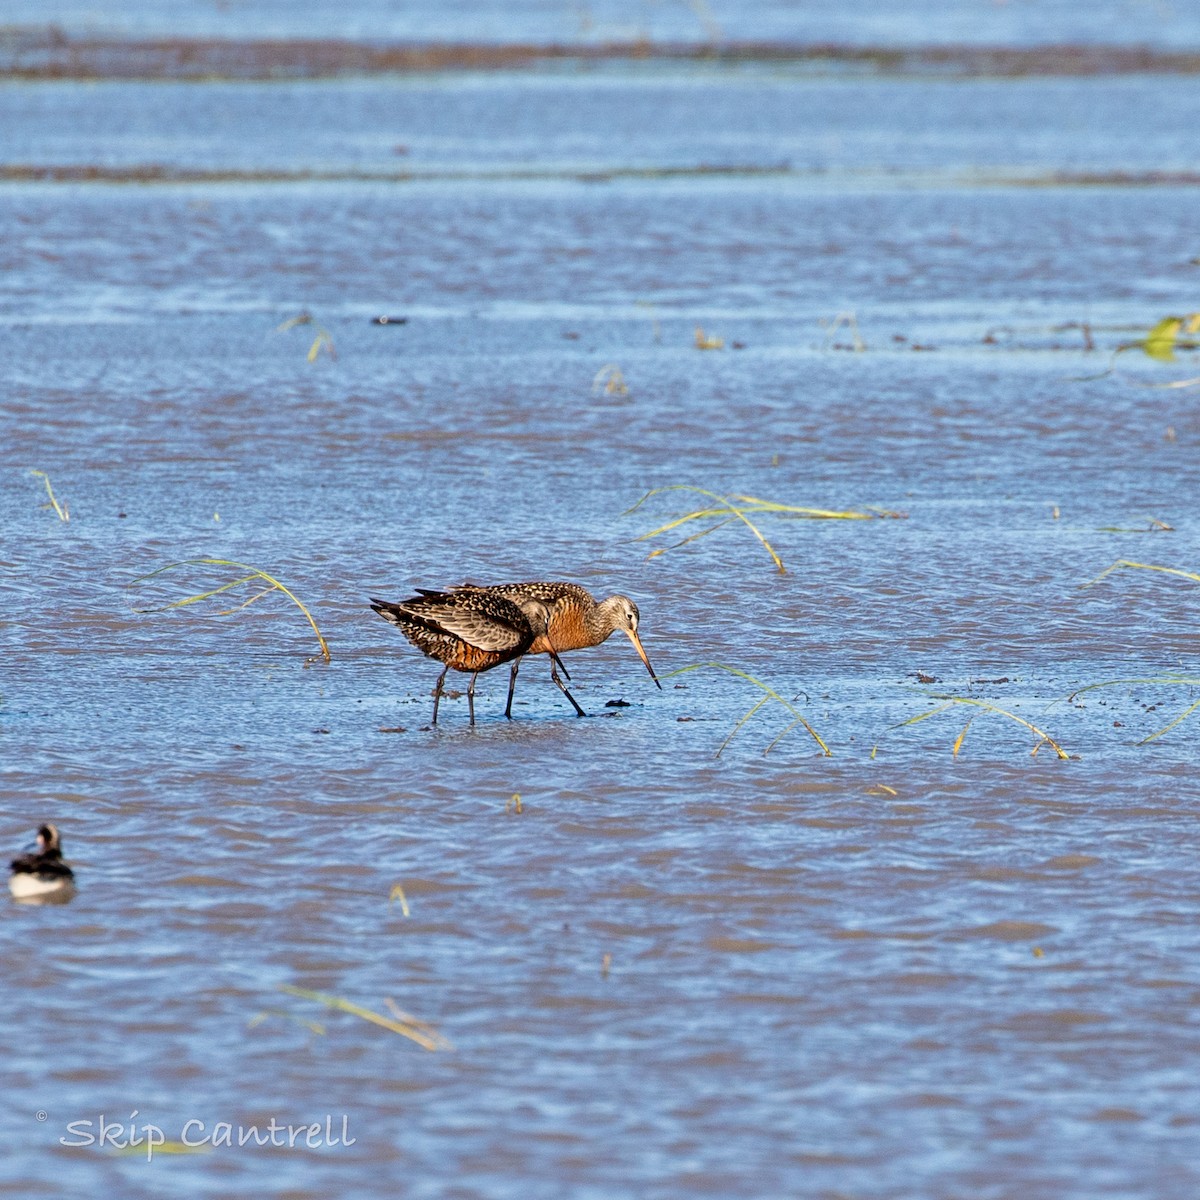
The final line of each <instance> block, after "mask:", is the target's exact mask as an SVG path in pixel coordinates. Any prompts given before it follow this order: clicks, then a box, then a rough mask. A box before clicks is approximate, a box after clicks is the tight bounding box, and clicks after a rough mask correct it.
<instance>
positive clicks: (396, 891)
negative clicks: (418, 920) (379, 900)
mask: <svg viewBox="0 0 1200 1200" xmlns="http://www.w3.org/2000/svg"><path fill="white" fill-rule="evenodd" d="M393 900H399V901H400V911H401V912H402V913H403V914H404V915H405V916H406V917H410V916H412V913H411V912H409V909H408V897H407V896H405V894H404V889H403V888H402V887H401V886H400V885H399V884H398V883H393V884H392V890H391V891H390V892H389V893H388V904H389V905H390V904H391V902H392V901H393Z"/></svg>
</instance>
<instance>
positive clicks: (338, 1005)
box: [279, 983, 452, 1050]
mask: <svg viewBox="0 0 1200 1200" xmlns="http://www.w3.org/2000/svg"><path fill="white" fill-rule="evenodd" d="M279 990H280V991H281V992H287V993H288V995H290V996H299V997H300V998H301V999H302V1000H315V1001H316V1002H317V1003H318V1004H324V1005H325V1006H326V1007H327V1008H335V1009H337V1010H338V1011H339V1012H345V1013H350V1014H351V1015H352V1016H355V1017H361V1018H362V1019H363V1020H364V1021H370V1022H371V1024H372V1025H378V1026H380V1028H382V1029H387V1030H390V1031H391V1032H392V1033H398V1034H399V1035H400V1036H401V1037H406V1038H408V1039H409V1040H410V1041H413V1042H416V1043H417V1045H418V1046H421V1047H423V1048H424V1049H426V1050H450V1049H452V1047H451V1045H450V1042H449V1041H448V1040H447V1039H446V1038H444V1037H443V1036H442V1035H441V1034H440V1033H438V1031H437V1030H436V1029H434V1028H433V1026H432V1025H430V1024H428V1023H427V1022H425V1021H418V1020H417V1019H416V1018H415V1017H409V1016H407V1014H402V1016H401V1019H399V1020H392V1019H391V1018H390V1017H385V1016H384V1015H383V1014H382V1013H377V1012H375V1011H373V1010H372V1009H369V1008H363V1007H362V1005H361V1004H353V1003H351V1002H350V1001H349V1000H343V999H342V998H341V996H331V995H330V994H329V993H328V992H314V991H310V990H309V989H308V988H300V987H294V986H293V985H292V984H290V983H281V984H280V985H279ZM388 1003H389V1004H391V1001H390V1000H389V1001H388ZM396 1011H399V1010H396Z"/></svg>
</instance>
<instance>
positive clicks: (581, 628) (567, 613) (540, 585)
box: [452, 579, 662, 717]
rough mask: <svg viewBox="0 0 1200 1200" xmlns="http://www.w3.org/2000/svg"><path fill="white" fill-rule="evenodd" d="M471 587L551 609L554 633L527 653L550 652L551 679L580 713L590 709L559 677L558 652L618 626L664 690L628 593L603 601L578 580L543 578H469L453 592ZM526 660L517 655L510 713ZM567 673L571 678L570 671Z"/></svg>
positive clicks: (594, 641)
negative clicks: (483, 580)
mask: <svg viewBox="0 0 1200 1200" xmlns="http://www.w3.org/2000/svg"><path fill="white" fill-rule="evenodd" d="M470 592H479V593H483V594H490V595H498V596H503V597H505V598H506V599H508V600H512V601H514V602H515V603H518V604H520V603H521V602H522V601H527V600H536V601H540V602H541V603H542V604H544V605H546V606H547V607H548V608H549V610H550V620H549V629H548V635H539V636H538V637H536V638H535V639H534V641H533V644H532V645H531V646H530V647H529V648H528V649H527V650H526V651H525V652H524V653H526V654H549V655H550V678H551V679H552V680H554V682H555V684H557V685H558V688H559V690H560V691H561V692H562V694H563V695H564V696H566V698H567V699H568V700H570V702H571V704H572V706H573V707H574V709H575V712H576V715H578V716H580V717H583V716H586V715H587V714H586V713H585V712H584V711H583V709H582V708H580V707H579V704H578V703H577V702H576V700H575V697H574V696H572V695H571V693H570V692H569V691H567V685H566V684H565V683H563V681H562V680H561V679H560V678H559V677H558V671H557V670H555V666H556V665H557V666H560V667H562V661H561V660H560V659H559V657H558V655H559V654H560V653H563V652H565V651H567V650H584V649H586V648H587V647H588V646H599V645H600V643H601V642H603V641H606V640H607V638H608V637H609V635H610V634H613V633H615V632H616V631H617V630H618V629H619V630H620V631H621V632H622V633H623V634H625V635H626V637H628V638H629V640H630V641H631V642H632V643H633V648H634V649H635V650H636V651H637V652H638V657H639V658H640V659H641V660H642V662H643V663H645V664H646V670H647V671H649V672H650V678H651V679H653V680H654V683H655V685H656V686H657V687H658V689H659V690H660V691H661V690H662V684H661V683H659V682H658V676H657V675H655V673H654V668H653V667H652V666H651V665H650V660H649V659H648V658H647V657H646V651H645V649H644V648H643V646H642V639H641V638H640V637H638V622H639V621H640V620H641V615H640V614H639V612H638V606H637V605H636V604H634V602H633V601H632V600H630V599H629V597H628V596H619V595H618V596H609V597H608V599H607V600H599V601H598V600H597V599H596V598H595V597H594V596H593V595H592V594H591V592H589V591H588V590H587V589H586V588H584V587H580V585H579V584H577V583H559V582H551V581H548V580H542V579H535V580H530V581H529V582H527V583H499V584H491V585H488V586H486V587H484V586H480V585H478V584H471V583H467V584H463V585H462V586H461V587H459V588H456V589H455V590H454V592H453V593H452V594H453V595H456V596H461V595H466V594H468V593H470ZM520 661H521V660H520V659H519V658H516V659H514V660H513V665H512V674H511V675H509V677H508V704H507V705H506V707H505V709H504V715H505V716H506V717H508V716H511V715H512V700H513V689H514V688H515V687H516V685H517V670H518V667H519V666H520ZM563 674H564V675H567V669H566V667H563ZM567 678H568V679H570V678H571V677H570V675H567Z"/></svg>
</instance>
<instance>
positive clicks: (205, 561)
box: [129, 558, 330, 662]
mask: <svg viewBox="0 0 1200 1200" xmlns="http://www.w3.org/2000/svg"><path fill="white" fill-rule="evenodd" d="M195 566H208V567H235V568H236V569H237V570H239V571H249V572H250V574H248V575H245V576H243V577H242V578H240V579H233V580H230V581H229V582H228V583H223V584H221V586H220V587H216V588H212V589H210V590H209V591H207V592H198V593H197V594H195V595H193V596H185V597H184V598H183V599H182V600H174V601H172V602H171V603H170V604H163V605H160V606H158V607H152V608H135V609H134V610H133V611H134V612H136V613H156V612H166V611H167V610H168V609H171V608H184V607H186V606H187V605H189V604H197V603H199V602H200V601H201V600H207V599H209V598H210V597H212V596H219V595H220V594H221V593H222V592H227V591H229V590H230V589H231V588H235V587H240V586H241V585H242V584H244V583H250V582H252V581H253V580H255V579H261V580H263V581H264V582H265V583H268V584H270V587H268V588H265V589H264V590H263V591H261V592H259V593H257V594H256V595H254V596H251V597H250V599H249V600H247V601H246V602H245V604H241V605H238V607H237V608H231V609H226V610H225V612H224V613H223V614H222V615H226V616H227V615H228V614H230V613H233V612H237V611H238V610H239V609H242V608H245V607H246V605H247V604H253V603H254V601H255V600H258V599H260V598H261V597H262V596H265V595H266V594H267V593H268V592H272V591H274V590H276V589H278V590H279V591H281V592H282V593H283V594H284V595H285V596H286V597H287V598H288V599H289V600H291V602H292V603H293V604H294V605H295V606H296V607H297V608H298V609H299V610H300V611H301V612H302V613H303V614H304V615H305V617H306V618H307V619H308V623H309V624H310V625H311V626H312V630H313V633H315V634H316V635H317V642H318V644H319V645H320V647H321V655H322V657H323V658H324V659H325V661H326V662H329V661H330V653H329V645H328V643H327V642H326V641H325V637H324V635H323V634H322V633H321V631H320V629H318V628H317V623H316V621H315V620H314V619H313V615H312V613H311V612H309V611H308V608H307V607H306V606H305V605H304V603H303V602H302V601H301V600H300V598H299V597H298V596H297V595H296V593H295V592H293V591H292V590H291V588H289V587H287V586H286V585H285V584H283V583H281V582H280V581H279V580H278V579H276V578H275V576H274V575H269V574H268V573H267V572H266V571H263V570H261V569H260V568H258V567H252V566H250V565H249V564H247V563H241V562H234V561H233V560H232V559H228V558H186V559H183V560H182V561H180V562H173V563H167V565H166V566H165V567H159V568H158V569H157V570H155V571H151V572H150V573H149V574H147V575H139V576H138V577H137V578H136V579H134V580H132V581H131V582H130V584H129V586H130V587H133V586H134V585H135V584H139V583H145V582H146V580H147V579H154V578H155V577H156V576H158V575H162V574H164V573H165V572H167V571H174V570H176V569H177V568H179V567H195Z"/></svg>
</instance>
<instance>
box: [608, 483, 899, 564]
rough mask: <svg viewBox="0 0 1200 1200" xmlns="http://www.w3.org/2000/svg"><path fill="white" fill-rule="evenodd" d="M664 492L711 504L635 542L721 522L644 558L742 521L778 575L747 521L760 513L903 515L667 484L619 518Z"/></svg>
mask: <svg viewBox="0 0 1200 1200" xmlns="http://www.w3.org/2000/svg"><path fill="white" fill-rule="evenodd" d="M664 492H694V493H696V494H697V495H699V496H705V497H707V498H708V499H709V500H711V501H712V504H710V505H709V506H708V507H706V508H699V509H696V510H695V511H694V512H690V513H686V514H685V515H684V516H682V517H676V518H675V519H674V520H672V521H668V522H667V523H666V524H664V525H660V526H658V528H657V529H652V530H650V532H649V533H643V534H641V535H639V536H638V537H637V538H636V539H635V540H636V541H639V542H645V541H648V540H649V539H650V538H655V537H658V535H659V534H661V533H669V532H670V531H671V530H673V529H678V528H679V527H680V526H682V525H686V524H687V523H688V522H689V521H706V520H709V519H711V518H713V517H719V518H722V519H721V520H718V521H717V523H716V524H715V525H711V526H709V527H708V528H707V529H702V530H701V531H700V532H699V533H693V534H692V535H691V536H690V537H686V538H684V539H683V540H682V541H679V542H675V543H673V544H672V545H670V546H661V547H659V549H657V550H652V551H651V552H650V553H649V554H648V555H647V556H646V557H647V558H656V557H657V556H658V555H660V554H665V553H666V552H667V551H668V550H674V549H676V548H677V547H679V546H686V545H687V544H688V542H694V541H696V540H697V539H698V538H702V537H706V536H707V535H708V534H710V533H713V532H715V531H716V530H718V529H720V528H721V527H722V526H724V525H727V524H728V523H729V522H730V521H741V522H742V523H743V524H744V525H745V526H746V528H748V529H749V530H750V532H751V533H753V534H754V536H755V537H756V538H758V540H759V541H760V542H761V543H762V546H763V549H764V550H766V552H767V553H768V554H769V555H770V556H771V561H772V562H773V563H774V564H775V567H776V569H777V570H778V571H779V573H780V574H781V575H782V574H786V572H787V568H786V567H785V566H784V565H783V559H781V558H780V557H779V555H778V554H777V553H776V552H775V548H774V547H773V546H772V545H771V543H770V542H768V541H767V539H766V537H765V536H764V534H763V532H762V530H761V529H759V527H758V526H757V525H756V524H755V523H754V522H753V521H752V520H751V519H750V517H751V516H757V515H758V514H760V513H771V514H775V515H777V516H783V517H791V518H798V519H804V520H813V521H870V520H873V519H876V518H879V517H900V516H901V515H902V514H901V513H895V512H888V511H887V510H885V509H863V510H851V511H845V512H838V511H835V510H833V509H828V508H807V507H804V506H803V505H798V504H780V503H778V502H776V501H774V500H763V499H761V498H760V497H758V496H743V495H739V494H733V495H729V496H721V495H718V494H717V493H716V492H710V491H708V490H707V489H705V488H700V487H693V486H692V485H691V484H688V483H673V484H668V485H667V486H666V487H657V488H652V489H651V490H650V491H648V492H647V493H646V494H645V495H644V496H643V497H642V498H641V499H640V500H639V501H638V502H637V503H636V504H635V505H634V506H633V507H632V508H629V509H626V510H625V513H623V514H622V515H624V516H628V515H629V514H630V513H632V512H635V511H636V510H637V509H639V508H641V506H642V505H643V504H645V503H646V501H647V500H649V499H650V498H651V497H652V496H658V495H661V494H662V493H664Z"/></svg>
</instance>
